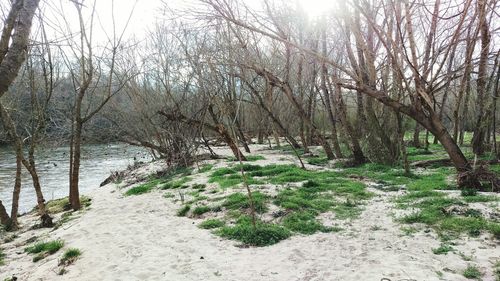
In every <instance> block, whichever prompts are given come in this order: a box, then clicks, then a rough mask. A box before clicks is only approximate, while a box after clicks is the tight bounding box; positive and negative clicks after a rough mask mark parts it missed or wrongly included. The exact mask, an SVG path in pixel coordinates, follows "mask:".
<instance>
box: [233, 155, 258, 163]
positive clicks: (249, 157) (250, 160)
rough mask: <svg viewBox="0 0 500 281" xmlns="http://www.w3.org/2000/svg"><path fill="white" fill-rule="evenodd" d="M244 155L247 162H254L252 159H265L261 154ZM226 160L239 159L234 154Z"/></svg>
mask: <svg viewBox="0 0 500 281" xmlns="http://www.w3.org/2000/svg"><path fill="white" fill-rule="evenodd" d="M245 157H246V159H247V161H249V162H254V161H258V160H265V159H266V158H265V157H264V156H262V155H247V156H245ZM227 161H229V162H234V161H240V160H239V159H238V158H236V157H234V156H231V157H228V158H227Z"/></svg>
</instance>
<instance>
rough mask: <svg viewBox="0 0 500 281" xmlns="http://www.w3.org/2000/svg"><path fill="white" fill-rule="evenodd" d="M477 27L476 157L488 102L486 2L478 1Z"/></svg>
mask: <svg viewBox="0 0 500 281" xmlns="http://www.w3.org/2000/svg"><path fill="white" fill-rule="evenodd" d="M477 5H478V10H479V27H480V30H481V54H480V57H479V68H478V73H477V101H476V103H477V105H478V106H477V117H476V124H475V126H474V135H473V136H472V151H473V152H474V153H475V154H477V155H482V154H484V137H485V130H486V126H487V125H488V122H485V119H487V118H488V116H486V114H485V104H486V103H487V101H488V99H489V98H488V95H487V93H486V79H487V76H488V73H487V71H488V69H487V68H488V55H489V47H490V32H489V27H488V22H487V19H486V5H487V4H486V0H478V2H477Z"/></svg>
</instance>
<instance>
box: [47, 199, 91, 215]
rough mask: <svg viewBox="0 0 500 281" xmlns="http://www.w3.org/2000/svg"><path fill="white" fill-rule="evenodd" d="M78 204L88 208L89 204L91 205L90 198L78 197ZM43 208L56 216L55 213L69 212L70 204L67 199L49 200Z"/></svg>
mask: <svg viewBox="0 0 500 281" xmlns="http://www.w3.org/2000/svg"><path fill="white" fill-rule="evenodd" d="M80 204H81V205H82V206H83V207H88V206H90V204H91V199H90V197H87V196H84V195H82V196H80ZM45 207H46V208H47V211H48V212H49V213H50V214H57V213H61V212H64V211H69V210H71V204H70V203H69V199H68V197H64V198H60V199H54V200H50V201H48V202H47V204H46V205H45Z"/></svg>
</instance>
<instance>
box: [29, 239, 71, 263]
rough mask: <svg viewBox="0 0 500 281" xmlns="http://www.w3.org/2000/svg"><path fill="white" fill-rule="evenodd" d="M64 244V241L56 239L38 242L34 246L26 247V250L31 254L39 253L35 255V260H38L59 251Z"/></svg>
mask: <svg viewBox="0 0 500 281" xmlns="http://www.w3.org/2000/svg"><path fill="white" fill-rule="evenodd" d="M63 246H64V241H62V240H54V241H49V242H38V243H36V244H34V245H32V246H29V247H27V248H25V249H24V250H25V252H27V253H29V254H37V255H36V256H35V257H33V262H37V261H39V260H41V259H44V258H45V257H47V256H49V255H52V254H54V253H56V252H57V251H59V249H61V248H62V247H63Z"/></svg>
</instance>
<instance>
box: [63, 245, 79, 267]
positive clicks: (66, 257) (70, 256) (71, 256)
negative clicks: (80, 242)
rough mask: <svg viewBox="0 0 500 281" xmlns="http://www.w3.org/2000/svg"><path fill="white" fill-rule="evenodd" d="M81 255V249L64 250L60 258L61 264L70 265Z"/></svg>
mask: <svg viewBox="0 0 500 281" xmlns="http://www.w3.org/2000/svg"><path fill="white" fill-rule="evenodd" d="M81 255H82V252H81V251H80V250H79V249H76V248H69V249H67V250H66V251H65V252H64V254H63V256H62V258H61V260H59V264H60V265H61V264H62V265H70V264H72V263H74V262H75V261H76V260H77V259H78V258H79V257H80V256H81Z"/></svg>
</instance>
